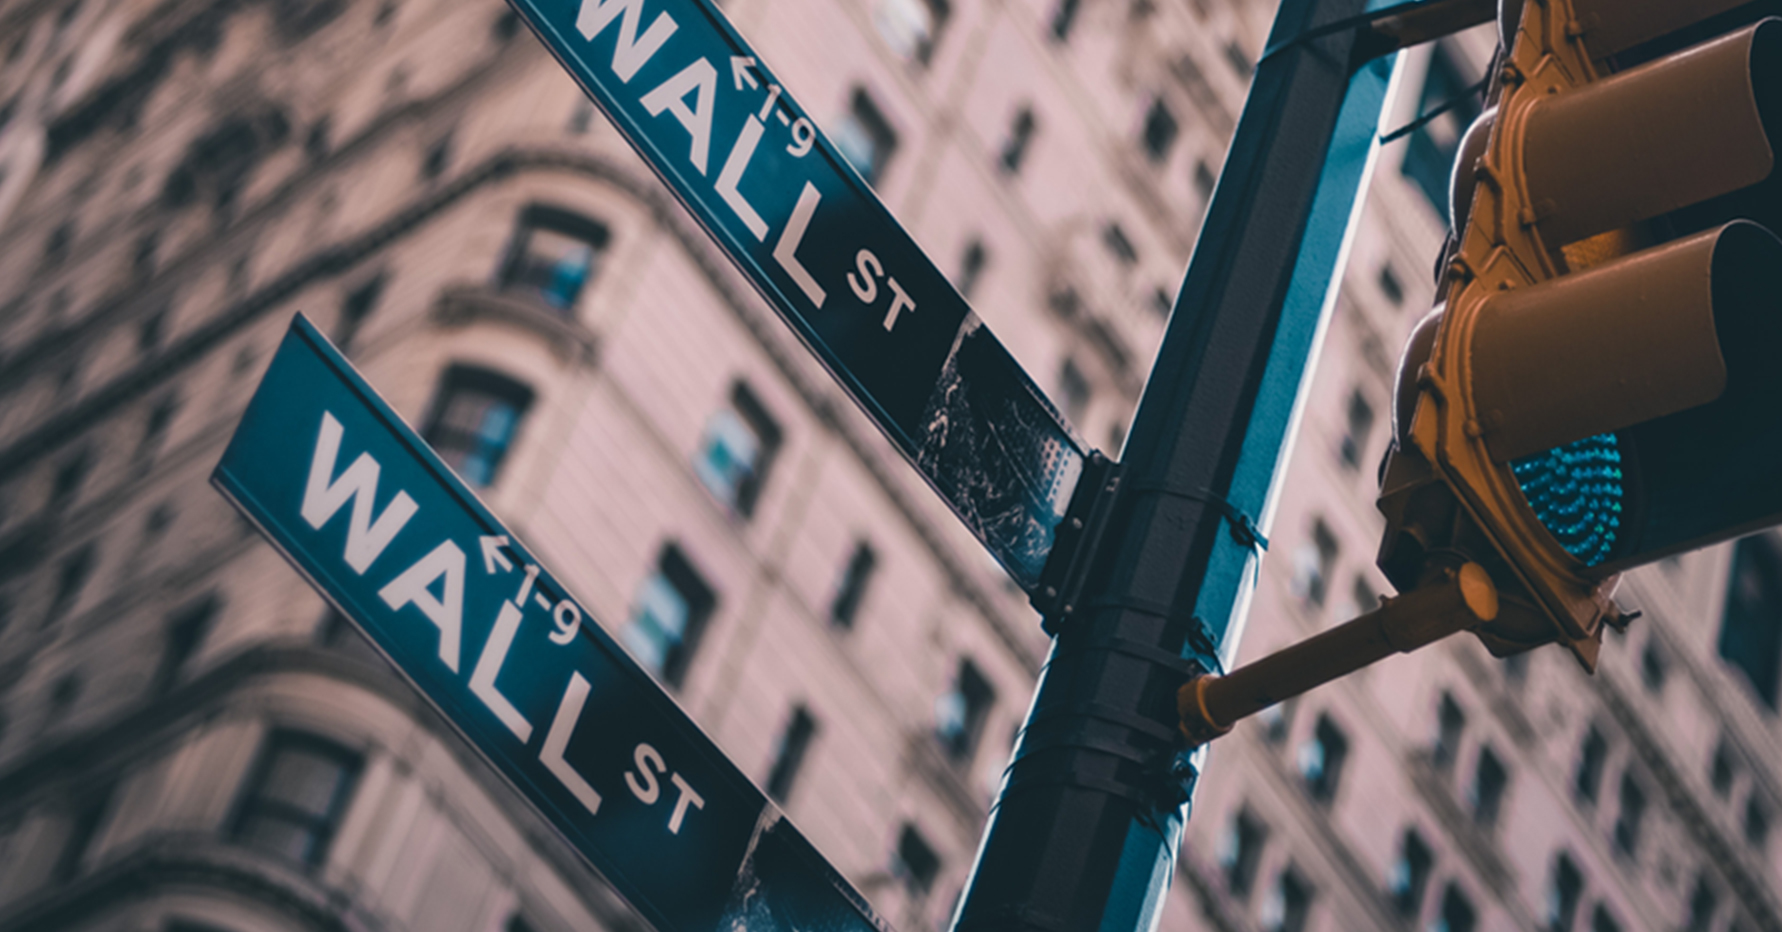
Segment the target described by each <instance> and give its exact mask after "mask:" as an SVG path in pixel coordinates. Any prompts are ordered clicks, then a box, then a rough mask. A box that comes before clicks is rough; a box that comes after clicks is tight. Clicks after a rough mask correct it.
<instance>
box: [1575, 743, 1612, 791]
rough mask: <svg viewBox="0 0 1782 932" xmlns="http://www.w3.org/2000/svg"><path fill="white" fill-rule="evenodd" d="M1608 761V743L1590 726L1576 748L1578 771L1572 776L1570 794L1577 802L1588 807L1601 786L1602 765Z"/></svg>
mask: <svg viewBox="0 0 1782 932" xmlns="http://www.w3.org/2000/svg"><path fill="white" fill-rule="evenodd" d="M1608 759H1609V742H1608V739H1606V738H1604V737H1603V734H1602V732H1600V731H1597V730H1596V726H1595V725H1592V726H1590V727H1589V728H1588V729H1586V730H1585V732H1584V743H1583V744H1582V745H1580V746H1579V747H1578V769H1577V771H1576V772H1574V773H1573V775H1572V794H1573V795H1574V796H1576V797H1577V799H1578V802H1580V803H1584V804H1585V805H1590V804H1593V803H1595V802H1596V794H1597V791H1598V789H1599V788H1600V787H1601V786H1602V784H1603V764H1604V763H1606V762H1607V761H1608Z"/></svg>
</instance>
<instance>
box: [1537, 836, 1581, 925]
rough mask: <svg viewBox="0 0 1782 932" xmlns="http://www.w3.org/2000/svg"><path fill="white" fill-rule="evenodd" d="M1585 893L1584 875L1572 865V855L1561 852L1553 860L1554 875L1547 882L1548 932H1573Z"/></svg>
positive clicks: (1576, 866)
mask: <svg viewBox="0 0 1782 932" xmlns="http://www.w3.org/2000/svg"><path fill="white" fill-rule="evenodd" d="M1583 892H1584V875H1583V874H1581V873H1579V872H1578V865H1576V864H1574V863H1572V858H1571V855H1568V854H1566V853H1564V852H1560V854H1559V856H1558V857H1555V858H1554V859H1553V874H1552V876H1551V877H1549V878H1548V882H1547V916H1546V919H1547V927H1546V932H1571V930H1572V920H1573V919H1574V918H1575V917H1576V916H1577V914H1578V898H1579V896H1580V895H1582V894H1583Z"/></svg>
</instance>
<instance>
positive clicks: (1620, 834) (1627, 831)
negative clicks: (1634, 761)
mask: <svg viewBox="0 0 1782 932" xmlns="http://www.w3.org/2000/svg"><path fill="white" fill-rule="evenodd" d="M1645 818H1646V791H1645V790H1642V789H1640V784H1639V781H1637V780H1635V779H1634V775H1633V772H1632V771H1624V772H1623V773H1622V774H1621V812H1620V814H1619V815H1617V816H1616V817H1615V847H1616V848H1617V849H1619V850H1620V851H1621V852H1622V853H1623V854H1626V855H1628V856H1630V857H1631V856H1633V855H1634V854H1635V853H1637V852H1638V851H1639V850H1640V823H1641V822H1643V821H1644V820H1645Z"/></svg>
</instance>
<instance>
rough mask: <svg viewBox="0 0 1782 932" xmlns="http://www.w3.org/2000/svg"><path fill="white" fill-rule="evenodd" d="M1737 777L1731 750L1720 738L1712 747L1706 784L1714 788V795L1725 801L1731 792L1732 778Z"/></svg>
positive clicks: (1723, 739)
mask: <svg viewBox="0 0 1782 932" xmlns="http://www.w3.org/2000/svg"><path fill="white" fill-rule="evenodd" d="M1736 775H1737V765H1736V764H1734V763H1733V750H1732V748H1730V747H1728V746H1727V744H1726V739H1725V738H1721V739H1720V743H1719V744H1717V745H1715V746H1714V760H1713V762H1712V763H1711V764H1709V766H1708V782H1709V783H1711V784H1712V785H1713V787H1714V795H1716V796H1719V797H1720V798H1721V799H1725V798H1726V797H1727V794H1729V793H1731V792H1732V785H1733V777H1734V776H1736Z"/></svg>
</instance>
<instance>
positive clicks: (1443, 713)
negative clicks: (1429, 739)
mask: <svg viewBox="0 0 1782 932" xmlns="http://www.w3.org/2000/svg"><path fill="white" fill-rule="evenodd" d="M1465 729H1466V712H1464V711H1462V709H1461V708H1460V703H1458V702H1455V701H1454V696H1453V694H1451V693H1446V692H1444V693H1442V701H1441V704H1440V705H1438V706H1437V708H1436V738H1435V745H1434V746H1433V747H1431V748H1430V751H1429V759H1430V762H1431V763H1433V764H1434V765H1435V766H1436V767H1437V768H1438V769H1444V770H1445V769H1447V768H1449V767H1452V766H1453V765H1454V758H1455V757H1457V756H1458V755H1459V754H1460V736H1461V733H1462V732H1463V731H1465Z"/></svg>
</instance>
